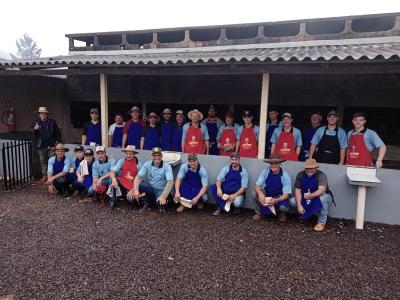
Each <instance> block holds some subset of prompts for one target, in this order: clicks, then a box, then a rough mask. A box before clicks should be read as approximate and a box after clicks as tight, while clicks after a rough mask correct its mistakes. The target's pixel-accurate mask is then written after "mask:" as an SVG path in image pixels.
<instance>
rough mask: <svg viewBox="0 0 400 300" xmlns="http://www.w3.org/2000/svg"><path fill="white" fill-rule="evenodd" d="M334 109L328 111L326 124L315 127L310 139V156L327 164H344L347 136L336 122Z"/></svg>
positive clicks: (336, 117)
mask: <svg viewBox="0 0 400 300" xmlns="http://www.w3.org/2000/svg"><path fill="white" fill-rule="evenodd" d="M338 119H339V118H338V116H337V114H336V111H334V110H331V111H329V112H328V116H327V118H326V120H327V123H328V125H327V126H322V127H320V128H318V129H317V131H316V132H315V134H314V137H313V138H312V140H311V147H310V158H315V159H316V161H317V162H320V163H327V164H339V165H343V164H344V158H345V156H346V148H347V136H346V132H345V131H344V130H343V128H340V127H339V126H338V124H337V122H338Z"/></svg>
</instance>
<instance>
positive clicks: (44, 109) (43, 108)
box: [36, 106, 50, 114]
mask: <svg viewBox="0 0 400 300" xmlns="http://www.w3.org/2000/svg"><path fill="white" fill-rule="evenodd" d="M36 113H39V114H40V113H42V114H49V113H50V112H49V111H48V110H47V107H46V106H40V107H39V109H38V110H37V111H36Z"/></svg>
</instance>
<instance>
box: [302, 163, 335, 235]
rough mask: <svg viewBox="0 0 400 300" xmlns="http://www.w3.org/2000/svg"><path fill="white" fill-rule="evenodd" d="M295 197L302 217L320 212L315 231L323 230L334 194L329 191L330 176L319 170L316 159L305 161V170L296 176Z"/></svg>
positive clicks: (306, 217) (305, 217)
mask: <svg viewBox="0 0 400 300" xmlns="http://www.w3.org/2000/svg"><path fill="white" fill-rule="evenodd" d="M294 187H295V199H296V203H297V210H298V212H299V214H300V218H302V219H308V218H310V217H311V216H312V215H313V214H314V213H318V224H317V225H315V227H314V230H315V231H322V230H324V228H325V223H326V220H327V218H328V207H329V204H330V203H331V202H332V199H333V198H332V194H331V193H330V192H329V187H328V178H327V177H326V174H325V173H324V172H322V171H320V170H318V164H317V162H316V160H315V159H307V160H306V161H305V163H304V171H300V172H299V173H298V174H297V176H296V181H295V184H294Z"/></svg>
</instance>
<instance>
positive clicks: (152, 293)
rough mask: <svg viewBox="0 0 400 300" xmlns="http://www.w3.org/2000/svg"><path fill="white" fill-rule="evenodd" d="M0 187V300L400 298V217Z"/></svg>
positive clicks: (39, 188) (37, 186)
mask: <svg viewBox="0 0 400 300" xmlns="http://www.w3.org/2000/svg"><path fill="white" fill-rule="evenodd" d="M251 216H252V212H250V211H245V212H243V213H242V214H240V215H238V216H236V215H235V216H234V215H230V216H227V215H223V216H220V217H214V216H212V208H209V209H205V210H204V211H198V210H193V211H188V212H184V213H183V214H177V213H176V212H175V211H174V210H173V209H172V208H171V209H169V210H168V211H167V212H166V213H165V214H162V213H159V212H156V211H151V212H145V213H139V212H138V211H137V210H135V209H132V208H131V207H129V206H127V205H121V206H120V207H118V208H117V209H114V210H110V209H108V208H106V207H104V208H101V207H100V206H99V204H98V203H92V202H83V203H82V201H80V200H79V198H70V199H64V198H60V197H56V196H50V195H47V194H46V193H45V191H44V189H43V187H42V186H40V185H33V186H30V187H28V188H26V189H24V190H21V191H17V192H13V193H9V192H1V193H0V257H1V260H0V299H1V298H2V297H6V296H8V297H9V299H168V298H170V299H204V298H207V299H283V298H285V299H310V298H313V299H356V298H357V299H400V256H399V249H400V226H388V225H381V224H371V223H367V224H366V226H365V230H363V231H358V230H356V229H355V228H354V222H352V221H343V220H332V219H331V220H329V221H328V224H327V228H326V230H325V231H324V232H322V233H316V232H314V231H313V230H312V225H313V224H311V223H306V224H302V223H299V222H298V221H297V219H296V218H295V217H291V218H289V221H288V222H287V223H284V224H282V223H279V222H278V221H276V220H263V221H260V222H255V221H253V220H252V219H251Z"/></svg>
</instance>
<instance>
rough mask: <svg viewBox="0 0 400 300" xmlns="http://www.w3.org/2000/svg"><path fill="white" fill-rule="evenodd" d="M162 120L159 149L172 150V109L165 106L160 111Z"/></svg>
mask: <svg viewBox="0 0 400 300" xmlns="http://www.w3.org/2000/svg"><path fill="white" fill-rule="evenodd" d="M162 117H163V120H162V122H161V126H160V130H161V149H163V151H171V150H172V133H173V131H174V123H173V121H172V111H171V110H170V109H169V108H165V109H164V110H163V113H162Z"/></svg>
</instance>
